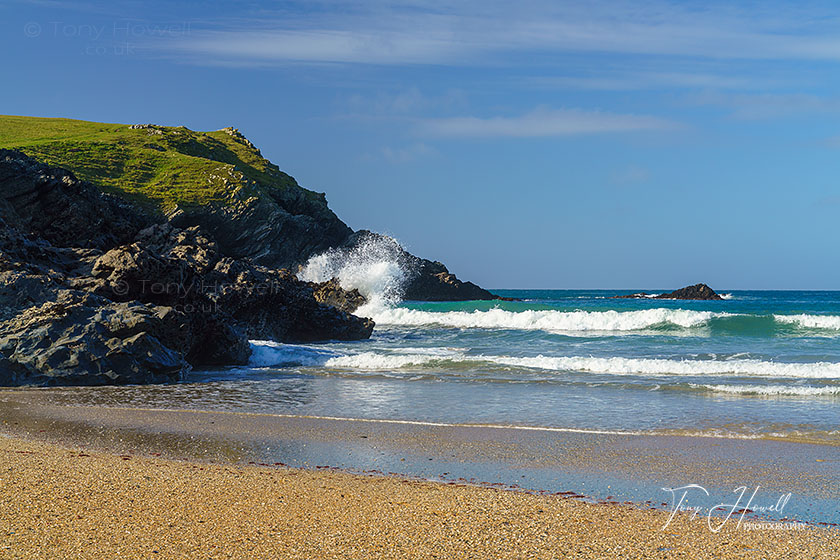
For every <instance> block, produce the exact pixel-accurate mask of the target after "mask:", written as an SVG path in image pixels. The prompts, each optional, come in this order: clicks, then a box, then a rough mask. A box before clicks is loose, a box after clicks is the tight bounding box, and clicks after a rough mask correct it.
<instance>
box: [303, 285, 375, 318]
mask: <svg viewBox="0 0 840 560" xmlns="http://www.w3.org/2000/svg"><path fill="white" fill-rule="evenodd" d="M310 285H311V286H312V291H313V295H314V296H315V299H316V300H317V301H319V302H321V303H323V304H326V305H331V306H333V307H335V308H337V309H340V310H342V311H345V312H347V313H353V312H354V311H356V310H357V309H358V308H360V307H361V306H363V305H364V304H365V303H367V299H365V296H363V295H362V294H361V293H359V290H357V289H355V288H353V289H352V290H345V289H344V288H342V287H341V283H340V282H339V281H338V278H332V279H330V280H328V281H327V282H322V283H320V284H319V283H315V282H313V283H311V284H310Z"/></svg>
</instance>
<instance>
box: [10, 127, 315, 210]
mask: <svg viewBox="0 0 840 560" xmlns="http://www.w3.org/2000/svg"><path fill="white" fill-rule="evenodd" d="M0 148H9V149H16V150H20V151H21V152H23V153H25V154H27V155H29V156H31V157H33V158H35V159H38V160H41V161H43V162H45V163H47V164H49V165H52V166H58V167H63V168H65V169H69V170H70V171H72V172H73V173H75V174H76V175H77V176H78V177H79V178H81V179H84V180H87V181H90V182H91V183H93V184H95V185H98V186H99V187H100V188H102V189H103V190H105V191H107V192H110V193H113V194H117V195H120V196H122V197H124V198H126V199H128V200H130V201H133V202H137V203H141V204H143V205H144V206H146V207H147V208H149V209H153V210H159V211H160V212H162V213H167V212H170V211H172V210H173V209H175V208H176V207H181V208H188V207H191V206H197V205H204V204H207V203H209V202H223V201H225V200H229V199H230V197H231V196H232V195H233V193H234V192H236V191H238V190H240V189H244V192H240V193H239V196H240V198H241V197H242V196H243V195H244V196H245V197H247V196H258V195H260V194H267V195H269V196H270V195H272V194H275V195H280V196H283V191H287V190H289V189H293V190H298V189H299V191H302V193H303V194H304V196H305V198H308V199H310V200H311V199H317V198H320V197H322V196H323V195H321V194H319V193H315V192H312V191H308V190H306V189H303V188H302V187H300V186H299V185H298V184H297V182H296V181H295V180H294V178H292V177H291V176H289V175H287V174H286V173H283V172H282V171H280V169H279V168H278V167H277V166H276V165H274V164H273V163H271V162H270V161H269V160H267V159H265V158H264V157H263V156H262V154H261V153H260V151H259V150H258V149H257V148H256V147H255V146H254V145H253V144H251V142H249V141H248V140H247V139H246V138H245V137H244V136H242V135H241V134H240V133H239V132H238V131H237V130H236V129H233V128H224V129H222V130H216V131H213V132H195V131H192V130H189V129H188V128H185V127H182V126H179V127H167V126H156V125H141V126H140V127H136V128H135V127H132V126H130V125H126V124H110V123H96V122H88V121H79V120H72V119H53V118H39V117H19V116H5V115H0ZM272 190H275V191H277V192H276V193H272V192H271V191H272ZM260 191H268V192H260Z"/></svg>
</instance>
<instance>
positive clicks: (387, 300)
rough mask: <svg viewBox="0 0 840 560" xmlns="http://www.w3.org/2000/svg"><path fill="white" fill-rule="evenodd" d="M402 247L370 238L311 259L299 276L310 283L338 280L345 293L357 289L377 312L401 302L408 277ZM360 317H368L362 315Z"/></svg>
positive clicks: (386, 239)
mask: <svg viewBox="0 0 840 560" xmlns="http://www.w3.org/2000/svg"><path fill="white" fill-rule="evenodd" d="M401 253H402V247H401V246H400V244H399V242H398V241H397V240H396V239H394V238H392V237H387V236H384V235H381V236H375V237H374V236H369V237H367V238H365V239H364V240H363V241H362V242H361V243H360V244H358V245H356V246H355V247H353V248H352V249H349V250H348V249H332V250H329V251H327V252H326V253H323V254H321V255H317V256H314V257H312V258H311V259H309V261H308V262H307V263H306V265H305V266H304V267H303V270H301V272H300V273H299V274H298V277H299V278H300V279H301V280H304V281H307V282H326V281H328V280H330V279H332V278H338V280H339V282H340V283H341V287H342V288H344V289H345V290H352V289H354V288H355V289H357V290H359V292H360V293H361V294H362V295H363V296H365V298H367V300H368V304H367V305H369V306H373V307H375V308H379V307H383V306H385V305H389V304H395V303H397V302H399V301H400V299H401V298H402V293H403V288H404V286H403V285H404V283H405V281H406V279H407V277H408V273H407V271H406V270H404V269H403V268H402V267H401V266H400V264H399V261H400V259H399V257H400V254H401ZM357 314H358V315H361V316H369V315H366V314H365V313H363V312H362V311H359V312H358V313H357Z"/></svg>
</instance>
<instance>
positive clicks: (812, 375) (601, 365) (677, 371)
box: [250, 340, 840, 394]
mask: <svg viewBox="0 0 840 560" xmlns="http://www.w3.org/2000/svg"><path fill="white" fill-rule="evenodd" d="M251 348H252V355H251V362H250V365H251V366H252V367H269V366H275V367H283V366H304V367H307V366H310V367H312V366H319V367H334V368H339V369H357V370H390V369H400V368H407V367H417V366H423V365H428V364H433V363H434V364H440V363H443V362H446V363H448V364H450V365H452V364H456V363H459V364H475V365H480V364H485V365H497V366H507V367H513V368H522V369H539V370H545V371H554V372H558V373H564V372H587V373H596V374H611V375H654V376H666V375H674V376H751V377H769V378H803V379H840V363H834V362H814V363H798V362H795V363H785V362H769V361H762V360H744V359H740V360H669V359H660V358H621V357H609V358H598V357H592V356H588V357H586V356H532V357H527V356H525V357H517V356H487V355H467V354H465V353H464V351H463V349H447V348H428V349H424V348H416V349H408V348H405V349H403V351H402V352H398V353H392V352H376V351H366V352H359V353H350V354H339V353H337V352H330V351H326V350H322V349H319V348H313V347H309V346H297V345H291V344H279V343H276V342H271V341H260V340H254V341H251ZM719 387H723V386H722V385H721V386H719ZM772 389H773V388H772V387H770V388H768V389H767V390H768V391H770V390H772ZM736 390H737V389H736ZM734 391H735V390H733V392H734ZM838 391H840V388H838ZM803 394H804V393H803Z"/></svg>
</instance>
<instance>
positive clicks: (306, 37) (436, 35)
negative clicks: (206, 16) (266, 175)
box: [167, 0, 840, 66]
mask: <svg viewBox="0 0 840 560" xmlns="http://www.w3.org/2000/svg"><path fill="white" fill-rule="evenodd" d="M785 6H786V7H785ZM838 31H840V25H838V21H837V20H836V19H835V20H832V19H826V18H820V17H816V14H812V13H809V11H808V9H807V7H805V8H799V7H797V5H795V4H786V5H783V6H780V5H778V4H774V5H773V6H764V5H763V4H756V5H751V6H749V7H748V8H746V7H745V8H733V7H727V6H725V5H717V4H715V5H709V6H708V7H696V6H694V7H692V6H687V5H685V4H684V3H677V2H665V1H651V0H647V1H641V2H603V1H601V2H598V1H595V2H587V3H586V4H585V5H584V4H581V3H578V2H547V1H532V2H525V3H494V2H487V1H485V2H463V3H455V4H451V5H445V4H440V3H433V2H402V3H400V2H397V3H396V4H391V5H388V6H387V7H386V6H383V5H378V4H377V3H374V4H372V5H369V4H365V3H354V2H346V3H337V4H336V3H326V4H324V5H318V6H316V7H315V8H312V9H305V8H304V9H299V10H298V11H293V10H289V9H287V10H285V11H284V12H283V13H282V14H275V15H272V14H270V13H269V14H262V16H261V17H260V18H259V19H253V20H251V21H240V22H239V23H235V24H226V23H224V22H219V24H218V25H217V26H216V27H215V28H204V29H199V28H195V29H194V30H193V32H192V33H191V34H190V36H188V37H183V38H179V40H177V41H173V42H171V43H170V44H169V45H168V46H167V48H168V49H170V50H171V51H172V52H174V53H177V54H179V55H181V56H186V57H192V59H193V60H197V61H198V60H203V61H207V60H215V61H228V62H229V61H231V60H238V61H242V62H243V63H249V64H253V63H265V64H271V63H289V62H305V63H316V62H317V63H365V64H380V65H395V64H443V65H456V66H458V65H467V64H498V63H501V62H503V60H502V59H503V58H504V57H506V56H515V55H517V54H522V53H529V52H533V53H539V54H541V55H546V54H552V53H555V54H556V53H579V52H602V53H622V54H636V55H666V56H667V55H671V56H674V55H675V56H684V57H705V58H712V59H762V60H777V59H786V60H814V59H823V60H835V61H836V60H840V34H838Z"/></svg>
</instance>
